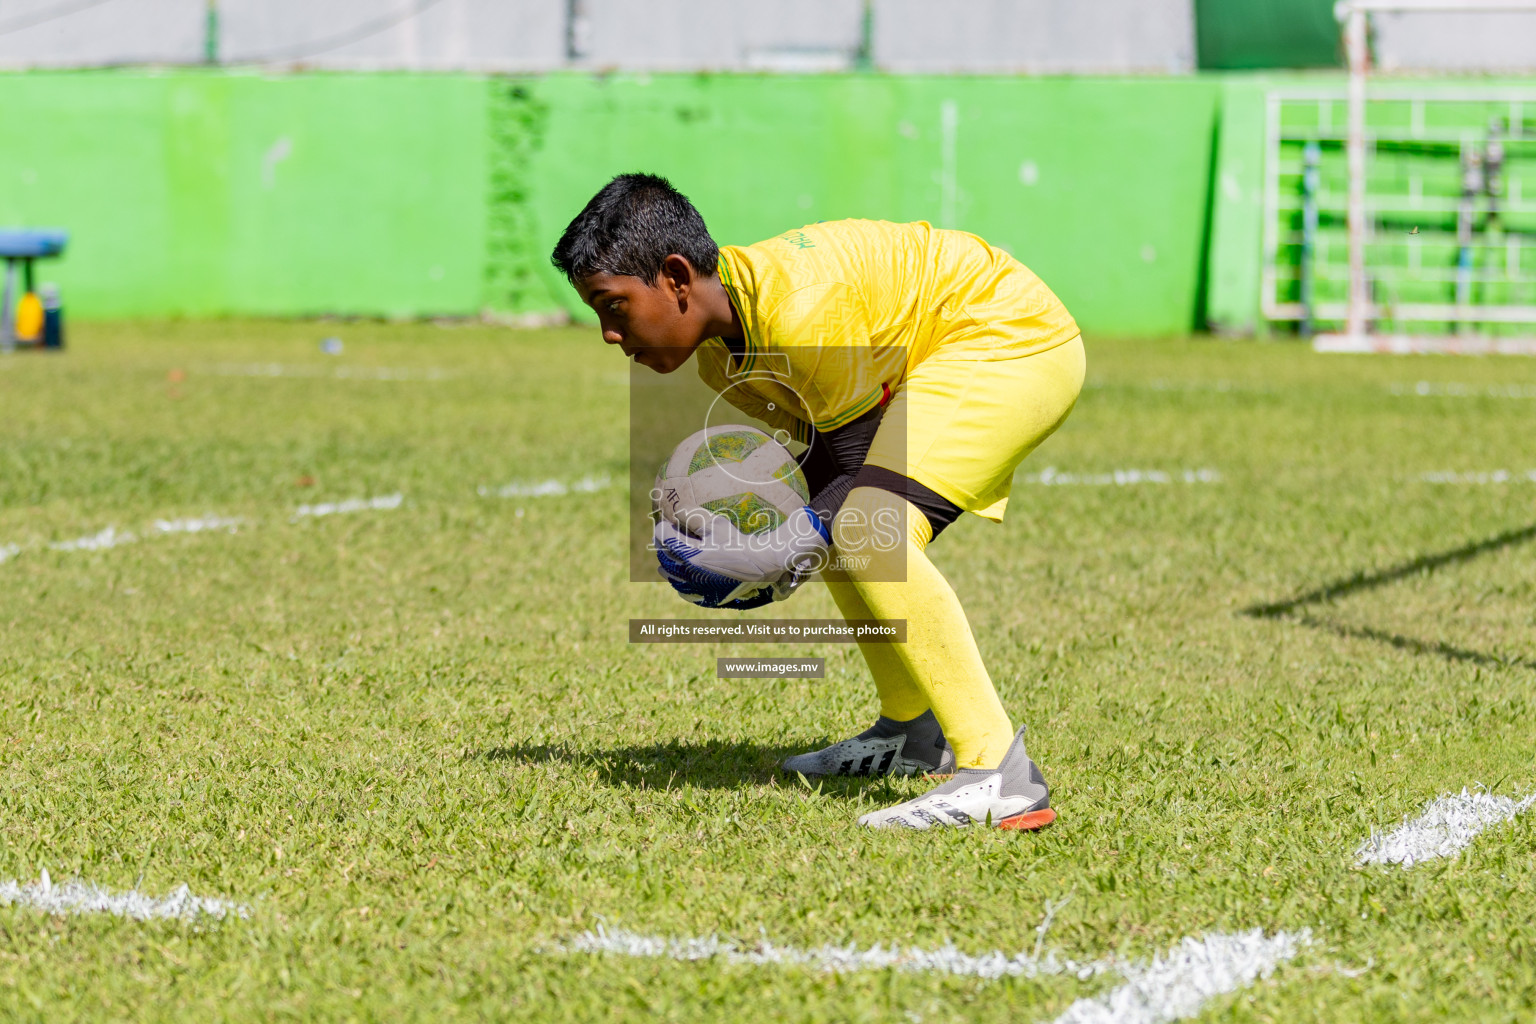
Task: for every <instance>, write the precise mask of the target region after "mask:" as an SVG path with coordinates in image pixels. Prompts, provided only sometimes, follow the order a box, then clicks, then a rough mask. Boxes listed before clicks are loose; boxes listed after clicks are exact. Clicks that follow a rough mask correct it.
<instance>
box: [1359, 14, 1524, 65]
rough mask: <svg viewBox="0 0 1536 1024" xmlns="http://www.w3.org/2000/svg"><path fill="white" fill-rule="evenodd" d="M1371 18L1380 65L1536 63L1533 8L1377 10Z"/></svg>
mask: <svg viewBox="0 0 1536 1024" xmlns="http://www.w3.org/2000/svg"><path fill="white" fill-rule="evenodd" d="M1373 22H1374V29H1375V32H1374V35H1375V42H1376V62H1377V64H1378V65H1379V66H1380V68H1381V69H1382V70H1383V71H1531V70H1533V69H1536V11H1531V12H1529V13H1527V12H1524V11H1520V12H1513V13H1511V12H1477V11H1465V12H1455V13H1450V12H1441V11H1435V12H1424V13H1414V14H1395V13H1382V14H1377V15H1375V16H1374V17H1373Z"/></svg>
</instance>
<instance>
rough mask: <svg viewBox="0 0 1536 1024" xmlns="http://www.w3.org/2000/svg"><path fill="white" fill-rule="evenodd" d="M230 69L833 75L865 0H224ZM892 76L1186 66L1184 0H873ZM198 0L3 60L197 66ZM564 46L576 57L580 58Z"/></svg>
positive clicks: (75, 27) (1488, 38)
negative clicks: (248, 65) (575, 69)
mask: <svg viewBox="0 0 1536 1024" xmlns="http://www.w3.org/2000/svg"><path fill="white" fill-rule="evenodd" d="M217 2H218V11H219V26H220V31H219V55H220V58H221V59H222V60H223V61H225V62H228V63H253V64H273V65H276V66H280V67H291V66H308V67H321V68H349V69H419V70H442V71H448V70H487V71H545V70H554V69H557V68H564V67H578V68H596V69H604V68H616V69H633V70H656V71H662V70H668V71H686V70H721V71H724V70H778V71H831V70H842V69H846V68H849V67H852V66H853V65H854V63H855V60H856V57H857V54H858V50H859V46H860V40H861V24H862V12H863V0H217ZM873 5H874V6H873V10H874V17H873V37H872V44H873V47H872V50H873V53H872V56H873V58H874V62H875V64H876V66H877V67H880V68H882V69H884V70H887V71H894V72H928V73H946V72H961V73H965V72H978V73H981V72H1004V73H1006V72H1023V73H1033V74H1058V73H1093V72H1104V73H1117V72H1149V73H1168V72H1184V71H1189V70H1192V69H1193V67H1194V65H1195V43H1194V37H1195V31H1194V10H1193V2H1192V0H873ZM206 10H207V7H206V0H0V66H7V67H29V66H30V67H79V66H90V65H108V64H137V63H176V64H181V63H195V62H197V61H200V60H201V59H202V55H203V47H204V25H205V21H206ZM1376 40H1377V54H1378V57H1379V62H1380V64H1381V66H1382V68H1383V69H1386V70H1427V71H1440V70H1443V71H1453V70H1454V71H1478V70H1484V71H1531V70H1536V13H1533V14H1524V13H1518V14H1508V13H1505V14H1411V15H1396V14H1383V15H1379V16H1377V18H1376ZM573 52H574V56H572V53H573Z"/></svg>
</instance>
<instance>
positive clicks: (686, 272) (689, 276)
mask: <svg viewBox="0 0 1536 1024" xmlns="http://www.w3.org/2000/svg"><path fill="white" fill-rule="evenodd" d="M661 276H662V277H664V278H666V279H667V281H669V282H671V285H672V290H673V291H675V292H677V294H678V295H679V296H686V295H687V294H688V290H689V289H690V288H692V287H693V282H694V278H695V277H697V276H698V272H697V271H695V270H694V269H693V264H692V263H689V262H688V258H687V257H686V256H679V255H678V254H677V253H673V254H672V255H670V256H668V257H667V258H666V259H665V260H663V261H662V264H661Z"/></svg>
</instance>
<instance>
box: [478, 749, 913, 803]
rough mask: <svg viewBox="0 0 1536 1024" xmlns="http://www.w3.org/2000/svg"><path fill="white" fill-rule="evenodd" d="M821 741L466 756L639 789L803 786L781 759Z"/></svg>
mask: <svg viewBox="0 0 1536 1024" xmlns="http://www.w3.org/2000/svg"><path fill="white" fill-rule="evenodd" d="M821 745H824V744H819V743H810V744H797V745H795V746H792V747H785V746H765V745H762V744H758V743H729V742H724V741H719V740H711V741H705V742H699V743H694V742H690V741H687V740H668V741H667V742H665V743H656V744H652V745H650V746H633V747H610V748H608V749H605V750H583V749H580V748H577V747H574V746H571V745H570V744H567V743H559V744H546V743H537V744H535V743H528V744H513V745H512V746H507V747H492V748H490V749H488V750H479V751H470V752H468V753H467V754H466V755H465V757H466V759H467V760H476V761H511V762H514V763H521V764H526V765H551V766H555V767H557V768H559V769H561V770H566V771H571V772H591V771H596V772H597V776H598V778H600V779H602V780H603V781H604V782H606V783H608V784H609V785H612V786H629V787H633V788H635V789H661V790H668V789H676V788H678V787H680V786H695V787H698V788H702V789H747V788H751V787H757V786H768V785H776V786H781V787H787V788H791V789H803V788H805V787H806V783H804V782H801V781H800V777H799V776H798V775H786V774H784V772H783V771H782V770H781V769H780V768H779V764H780V762H782V761H783V760H784V759H785V758H786V757H789V756H790V755H791V754H802V753H804V752H805V751H807V750H809V749H813V748H814V747H815V746H821ZM808 782H809V784H810V787H811V788H817V787H818V786H819V788H820V790H821V792H822V794H823V795H825V796H830V797H854V796H857V795H858V794H860V793H864V792H867V791H868V790H869V788H870V787H871V786H875V787H883V786H885V785H886V783H885V781H884V780H881V779H868V778H854V779H849V778H821V779H817V778H811V779H809V780H808ZM898 798H899V797H898Z"/></svg>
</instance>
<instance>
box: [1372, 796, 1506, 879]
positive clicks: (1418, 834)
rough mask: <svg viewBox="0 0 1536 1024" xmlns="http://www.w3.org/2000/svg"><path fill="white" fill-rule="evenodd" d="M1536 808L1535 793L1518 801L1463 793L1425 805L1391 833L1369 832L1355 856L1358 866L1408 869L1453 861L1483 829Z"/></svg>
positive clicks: (1444, 797)
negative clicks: (1439, 860)
mask: <svg viewBox="0 0 1536 1024" xmlns="http://www.w3.org/2000/svg"><path fill="white" fill-rule="evenodd" d="M1533 804H1536V793H1532V794H1531V795H1529V796H1527V797H1525V798H1524V799H1521V800H1515V799H1513V798H1511V797H1507V796H1494V795H1493V794H1491V793H1482V792H1479V793H1472V792H1469V791H1468V790H1466V789H1463V790H1462V791H1461V792H1460V793H1459V794H1456V793H1452V794H1450V795H1448V796H1442V797H1440V798H1439V799H1438V800H1431V801H1429V802H1428V803H1426V804H1425V805H1424V811H1423V813H1421V814H1420V815H1419V816H1418V817H1417V818H1414V819H1412V820H1411V821H1410V820H1408V819H1407V818H1404V819H1403V823H1402V824H1401V825H1399V826H1398V827H1397V828H1395V829H1393V830H1392V831H1391V832H1377V831H1376V830H1375V829H1372V830H1371V838H1369V839H1367V840H1366V841H1365V842H1364V843H1362V844H1361V845H1360V849H1359V850H1357V851H1356V852H1355V857H1356V859H1358V860H1359V862H1360V863H1361V864H1401V865H1402V866H1403V867H1405V868H1411V867H1413V866H1414V865H1415V864H1418V863H1420V862H1422V861H1426V860H1432V859H1434V858H1436V857H1454V856H1455V855H1456V854H1457V853H1460V852H1461V851H1462V850H1464V849H1466V848H1467V847H1468V846H1470V845H1471V843H1472V840H1474V839H1476V838H1477V837H1478V835H1479V834H1480V833H1481V832H1483V831H1484V830H1485V829H1488V828H1490V827H1492V826H1494V825H1498V824H1501V823H1503V822H1506V821H1513V820H1514V818H1515V816H1516V815H1518V814H1520V813H1521V812H1522V811H1524V810H1526V809H1527V808H1529V807H1531V806H1532V805H1533Z"/></svg>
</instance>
